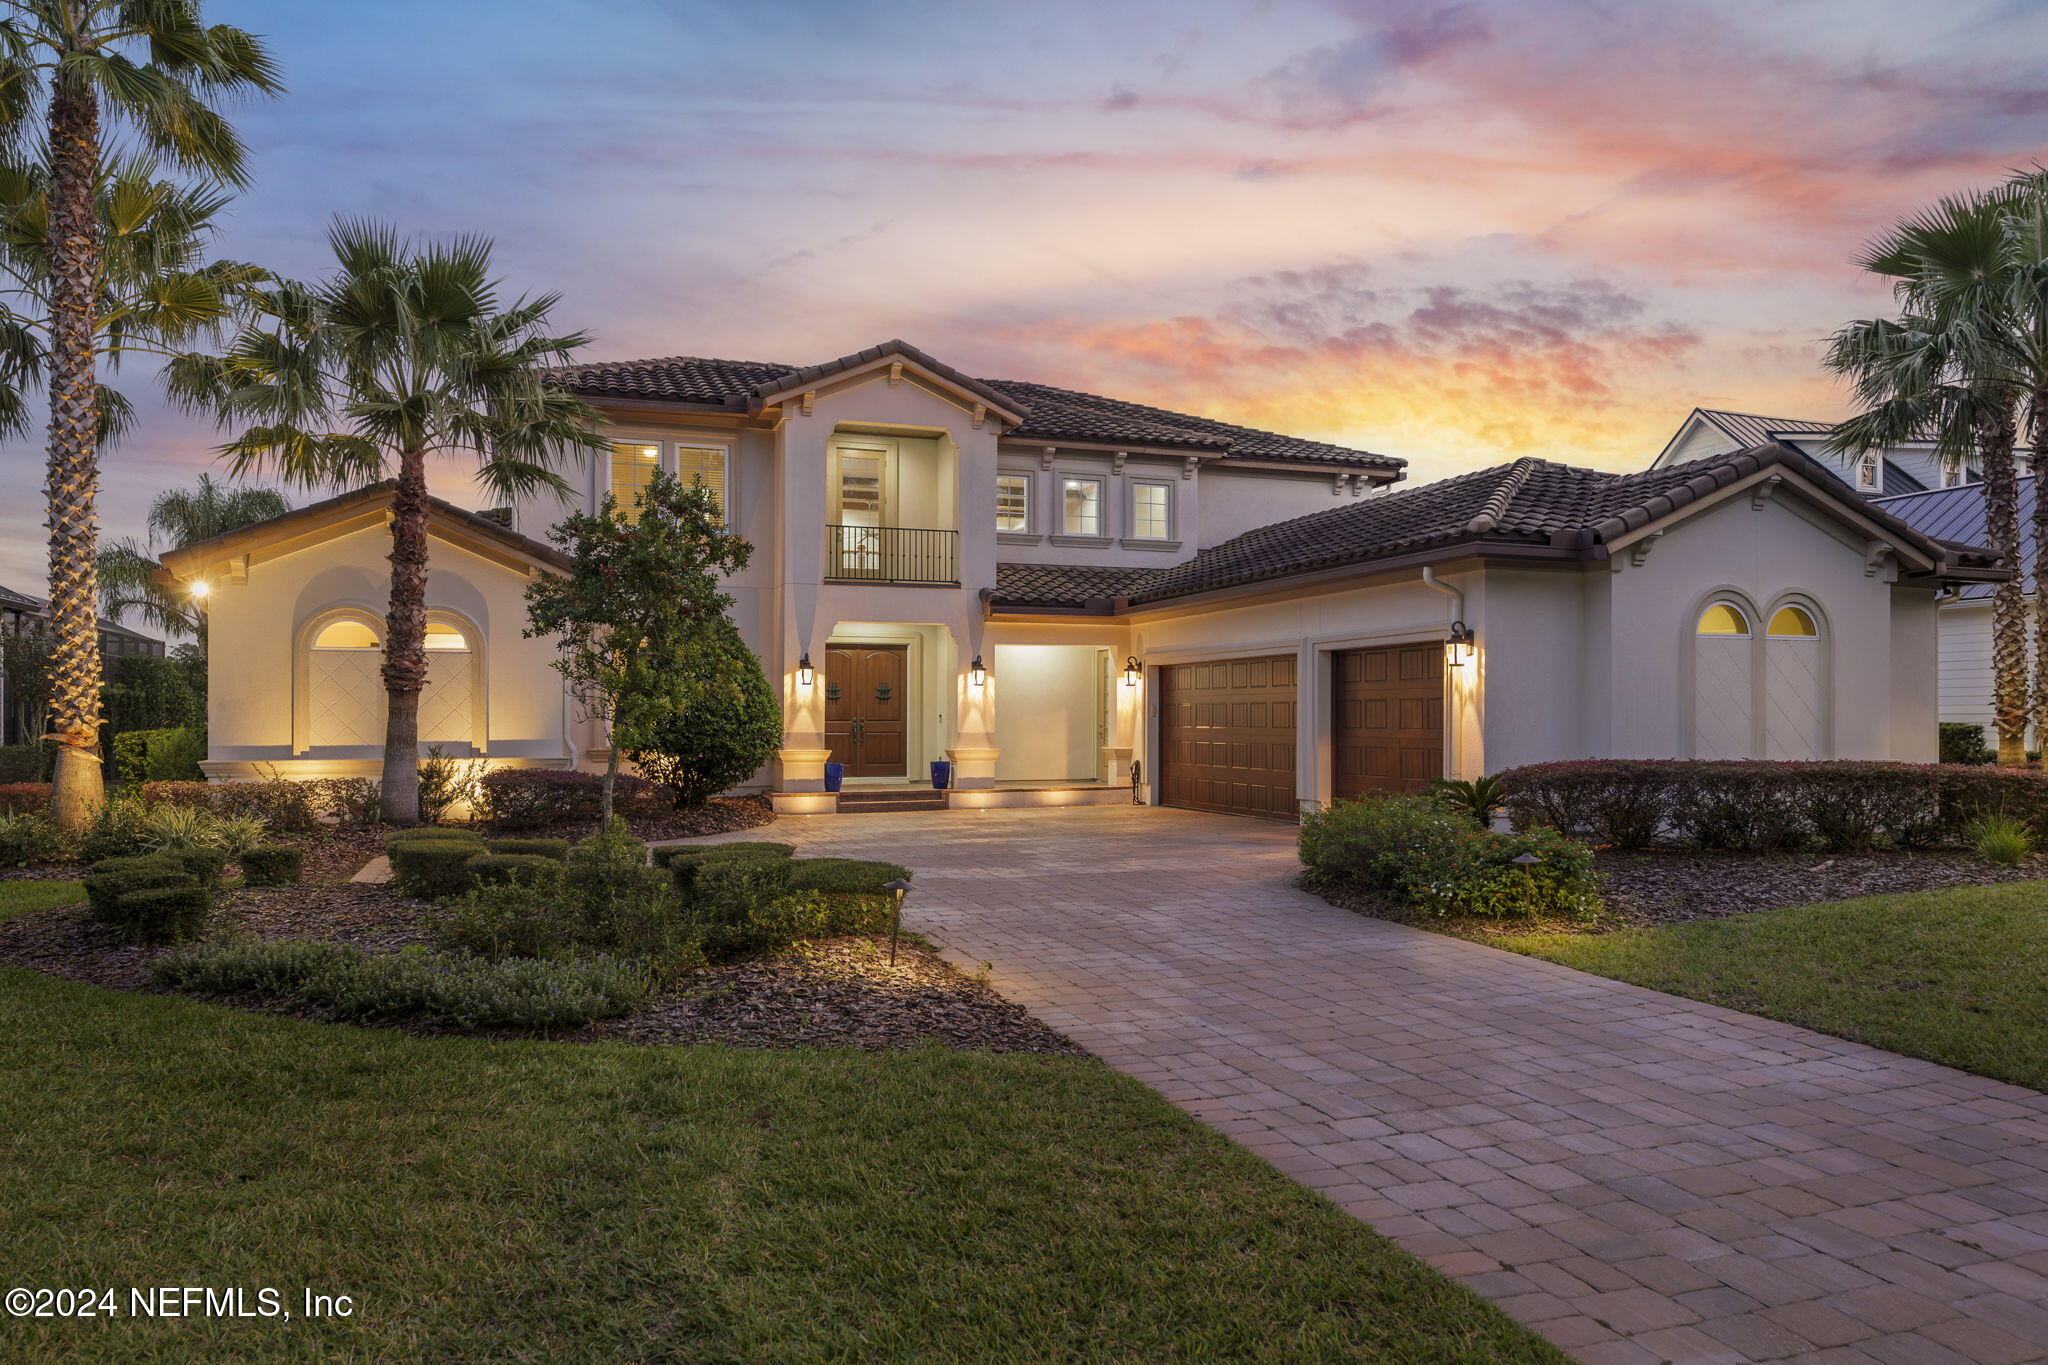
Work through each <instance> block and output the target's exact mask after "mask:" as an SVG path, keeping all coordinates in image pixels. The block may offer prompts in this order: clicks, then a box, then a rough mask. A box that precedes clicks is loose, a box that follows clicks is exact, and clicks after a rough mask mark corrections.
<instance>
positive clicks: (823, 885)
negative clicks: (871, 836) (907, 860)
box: [789, 858, 910, 896]
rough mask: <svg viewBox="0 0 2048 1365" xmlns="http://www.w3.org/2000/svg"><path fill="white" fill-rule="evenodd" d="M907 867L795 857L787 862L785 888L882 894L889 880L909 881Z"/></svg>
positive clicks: (829, 893) (853, 894) (861, 894)
mask: <svg viewBox="0 0 2048 1365" xmlns="http://www.w3.org/2000/svg"><path fill="white" fill-rule="evenodd" d="M909 880H910V869H909V868H907V867H899V866H897V865H896V864H895V863H880V862H864V861H862V860H860V859H857V858H799V859H797V860H796V861H795V862H793V863H791V864H790V868H789V889H790V890H792V891H821V892H824V893H826V894H828V895H847V896H886V895H893V894H894V893H893V892H891V891H890V890H889V889H888V884H889V883H890V882H896V881H909Z"/></svg>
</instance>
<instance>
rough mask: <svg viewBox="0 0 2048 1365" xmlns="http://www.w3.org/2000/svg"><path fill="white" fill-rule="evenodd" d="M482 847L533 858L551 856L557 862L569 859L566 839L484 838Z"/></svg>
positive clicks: (491, 850) (492, 850)
mask: <svg viewBox="0 0 2048 1365" xmlns="http://www.w3.org/2000/svg"><path fill="white" fill-rule="evenodd" d="M484 848H485V849H487V850H489V851H490V852H492V853H518V854H525V855H527V856H530V857H534V858H552V859H554V860H555V861H556V862H558V863H564V862H567V861H568V860H569V841H568V840H567V839H486V840H484Z"/></svg>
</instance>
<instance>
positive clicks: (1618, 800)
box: [1500, 759, 2048, 852]
mask: <svg viewBox="0 0 2048 1365" xmlns="http://www.w3.org/2000/svg"><path fill="white" fill-rule="evenodd" d="M1500 778H1501V784H1502V786H1503V787H1504V788H1506V791H1507V796H1506V799H1505V802H1504V804H1505V805H1506V806H1507V809H1508V811H1509V814H1510V816H1511V818H1512V819H1513V821H1514V824H1515V827H1516V828H1517V829H1526V828H1530V827H1533V826H1537V825H1549V826H1551V827H1552V828H1555V829H1559V830H1563V831H1564V832H1565V833H1567V834H1571V835H1574V836H1577V837H1580V838H1584V839H1589V840H1591V841H1593V842H1594V843H1598V844H1610V845H1612V846H1614V847H1616V848H1625V849H1634V848H1646V847H1648V846H1649V845H1651V844H1653V843H1657V842H1660V841H1668V842H1672V843H1680V844H1690V845H1693V846H1696V847H1701V848H1733V849H1772V848H1796V847H1802V846H1813V847H1819V848H1826V849H1833V850H1837V851H1843V852H1848V851H1858V850H1863V849H1868V848H1873V847H1883V848H1923V847H1927V846H1929V845H1944V846H1949V845H1955V844H1959V843H1963V842H1967V839H1966V833H1965V832H1966V830H1967V829H1968V827H1969V826H1970V824H1971V823H1972V822H1974V821H1976V820H1977V819H1979V818H1981V817H1983V816H1985V815H1988V814H1994V813H2002V814H2005V815H2008V816H2011V817H2012V818H2014V819H2017V820H2021V821H2023V822H2025V823H2026V824H2028V825H2029V826H2031V827H2032V828H2034V829H2036V830H2048V774H2042V773H2039V772H2034V771H2031V770H2026V769H2018V768H1994V767H1983V766H1975V765H1964V764H1940V763H1891V762H1882V761H1867V760H1854V759H1851V760H1832V761H1825V762H1799V763H1794V762H1768V761H1749V760H1744V761H1712V760H1691V759H1575V760H1571V761H1568V762H1562V763H1537V764H1532V765H1530V766H1528V767H1525V768H1513V769H1510V770H1508V771H1507V772H1504V773H1502V774H1500Z"/></svg>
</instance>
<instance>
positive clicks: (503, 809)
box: [477, 768, 668, 830]
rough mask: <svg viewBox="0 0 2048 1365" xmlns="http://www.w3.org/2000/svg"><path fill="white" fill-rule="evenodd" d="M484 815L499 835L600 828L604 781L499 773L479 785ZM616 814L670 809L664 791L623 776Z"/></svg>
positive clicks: (552, 773) (617, 784) (540, 771)
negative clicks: (575, 826)
mask: <svg viewBox="0 0 2048 1365" xmlns="http://www.w3.org/2000/svg"><path fill="white" fill-rule="evenodd" d="M477 785H478V790H479V796H480V800H479V811H478V813H479V815H480V816H481V818H482V819H483V822H484V823H485V824H488V825H489V826H490V827H491V828H492V829H498V830H522V829H546V828H549V827H552V826H555V825H565V824H594V823H595V822H596V821H597V818H598V814H599V812H600V811H601V810H602V809H603V805H604V796H603V789H604V779H603V778H601V777H599V776H598V775H597V774H596V773H579V772H572V771H570V770H568V769H566V768H499V769H497V770H496V771H494V772H488V773H485V774H484V775H483V777H482V779H481V780H480V781H479V782H478V784H477ZM612 804H613V807H614V810H613V813H614V814H625V813H628V812H636V811H647V812H656V811H660V810H663V809H665V808H666V807H667V804H668V803H667V802H666V801H664V800H663V799H662V791H661V788H659V787H657V786H655V785H654V784H653V783H652V782H649V781H647V780H646V779H645V778H640V777H630V776H627V775H625V774H623V773H622V774H620V775H619V776H618V777H617V779H616V780H615V781H614V783H613V787H612Z"/></svg>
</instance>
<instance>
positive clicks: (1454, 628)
mask: <svg viewBox="0 0 2048 1365" xmlns="http://www.w3.org/2000/svg"><path fill="white" fill-rule="evenodd" d="M1477 638H1478V637H1477V636H1475V635H1473V634H1472V627H1470V626H1468V625H1466V624H1465V623H1464V622H1463V621H1453V622H1451V633H1450V634H1449V635H1447V636H1445V637H1444V647H1445V649H1444V652H1445V656H1446V658H1445V662H1446V663H1448V664H1450V666H1451V667H1452V668H1463V667H1464V666H1465V664H1466V663H1467V662H1469V661H1470V660H1471V658H1472V645H1473V641H1474V640H1476V639H1477Z"/></svg>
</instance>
